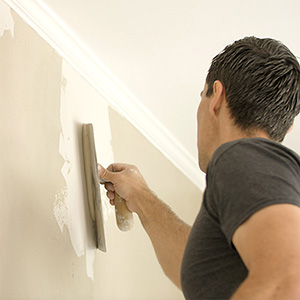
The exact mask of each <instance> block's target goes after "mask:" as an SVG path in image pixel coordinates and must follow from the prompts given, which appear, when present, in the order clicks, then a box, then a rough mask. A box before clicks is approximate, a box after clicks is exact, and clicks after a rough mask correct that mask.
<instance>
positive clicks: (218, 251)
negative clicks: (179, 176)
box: [181, 138, 300, 300]
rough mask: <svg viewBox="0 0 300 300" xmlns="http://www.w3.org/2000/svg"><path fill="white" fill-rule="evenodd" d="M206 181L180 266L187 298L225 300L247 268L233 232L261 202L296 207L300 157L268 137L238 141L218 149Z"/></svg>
mask: <svg viewBox="0 0 300 300" xmlns="http://www.w3.org/2000/svg"><path fill="white" fill-rule="evenodd" d="M206 183H207V186H206V190H205V193H204V197H203V203H202V207H201V209H200V212H199V214H198V216H197V218H196V221H195V223H194V225H193V228H192V231H191V234H190V237H189V240H188V243H187V247H186V250H185V254H184V258H183V262H182V268H181V284H182V289H183V293H184V295H185V297H186V299H188V300H201V299H214V300H220V299H229V298H230V297H231V296H232V294H233V293H234V292H235V291H236V289H237V288H238V287H239V285H240V284H241V283H242V282H243V280H244V279H245V278H246V277H247V274H248V270H247V268H246V267H245V265H244V263H243V262H242V260H241V258H240V256H239V255H238V253H237V251H236V250H235V248H234V245H233V244H232V236H233V234H234V232H235V230H236V229H237V228H238V227H239V226H240V225H241V224H242V223H243V222H245V221H246V220H247V219H248V218H249V217H250V216H251V215H253V214H254V213H255V212H256V211H258V210H260V209H262V208H263V207H266V206H269V205H273V204H280V203H290V204H293V205H297V206H300V158H299V156H298V155H297V154H295V153H294V152H293V151H291V150H289V149H288V148H286V147H284V146H282V145H280V144H278V143H275V142H272V141H269V140H267V139H263V138H251V139H241V140H237V141H234V142H230V143H226V144H224V145H222V146H221V147H219V148H218V149H217V150H216V152H215V153H214V155H213V157H212V159H211V161H210V163H209V166H208V170H207V175H206Z"/></svg>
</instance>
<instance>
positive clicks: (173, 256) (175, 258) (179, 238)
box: [138, 191, 191, 288]
mask: <svg viewBox="0 0 300 300" xmlns="http://www.w3.org/2000/svg"><path fill="white" fill-rule="evenodd" d="M139 203H140V204H141V206H140V210H139V212H138V215H139V217H140V219H141V222H142V224H143V226H144V228H145V230H146V232H147V233H148V235H149V237H150V239H151V242H152V244H153V247H154V250H155V253H156V256H157V259H158V261H159V263H160V265H161V266H162V268H163V270H164V272H165V274H166V275H167V276H168V277H169V278H170V279H171V280H172V281H173V283H174V284H175V285H176V286H177V287H178V288H181V284H180V269H181V262H182V258H183V253H184V250H185V246H186V243H187V239H188V237H189V234H190V230H191V227H190V226H189V225H187V224H186V223H184V222H183V221H182V220H180V219H179V218H178V217H177V216H176V215H175V213H174V212H173V211H172V210H171V209H170V208H169V206H167V205H166V204H165V203H164V202H162V201H161V200H159V199H158V198H157V197H156V196H155V195H153V194H152V193H151V192H150V191H149V192H146V193H145V195H144V199H143V200H142V201H140V202H139Z"/></svg>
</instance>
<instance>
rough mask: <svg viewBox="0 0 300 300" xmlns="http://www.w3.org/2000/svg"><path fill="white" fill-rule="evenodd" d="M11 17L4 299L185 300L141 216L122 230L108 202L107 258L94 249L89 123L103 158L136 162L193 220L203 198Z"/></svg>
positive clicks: (1, 60)
mask: <svg viewBox="0 0 300 300" xmlns="http://www.w3.org/2000/svg"><path fill="white" fill-rule="evenodd" d="M7 12H8V13H10V12H9V10H6V13H7ZM8 19H9V20H10V21H11V18H10V17H9V16H8ZM13 21H14V26H12V25H11V26H10V28H11V30H12V32H14V38H13V37H12V35H11V32H10V31H7V30H6V31H4V35H3V36H2V37H0V69H1V74H2V75H1V81H0V95H1V98H0V111H1V118H0V137H1V147H0V155H1V158H2V161H1V168H0V180H1V181H0V182H1V189H0V222H1V224H0V225H1V226H0V244H1V249H0V266H1V267H0V299H6V298H9V299H105V300H123V299H128V300H134V299H136V300H140V299H145V300H146V299H149V300H150V299H158V300H160V299H161V300H168V299H170V300H171V299H172V300H173V299H182V298H183V297H182V295H181V293H180V292H179V291H178V289H177V288H176V287H175V286H173V284H172V283H171V282H170V281H169V280H168V279H167V278H166V277H165V276H164V274H163V272H162V270H161V268H160V266H159V264H158V263H157V261H156V258H155V254H154V251H153V249H152V245H151V243H150V240H149V238H148V237H147V236H146V234H145V232H144V230H143V228H142V226H141V224H140V222H139V220H138V219H137V218H136V217H135V225H134V228H133V229H132V231H130V232H128V233H123V232H121V231H120V230H119V229H118V228H117V226H116V223H115V216H114V212H113V209H112V208H111V207H110V205H109V204H108V201H107V199H106V197H104V196H103V197H102V200H103V207H104V211H105V216H106V217H105V224H104V228H105V234H106V242H107V253H102V252H100V251H99V250H95V248H94V246H93V243H92V231H91V223H90V216H89V211H88V207H87V200H86V197H85V188H84V177H83V173H84V171H83V165H82V163H83V162H82V148H81V126H82V123H84V122H92V123H93V124H94V126H95V136H96V145H97V153H98V161H99V162H101V163H103V164H104V165H107V164H108V163H111V162H112V160H113V158H115V159H118V160H119V159H120V160H122V161H125V162H126V161H127V162H130V163H135V164H138V165H139V166H140V168H141V171H142V172H143V173H144V174H145V177H146V179H147V181H148V183H149V185H150V186H151V187H152V188H153V189H154V190H155V192H156V193H157V194H158V196H160V197H161V198H163V199H164V200H165V201H166V202H167V203H168V204H169V205H170V206H172V207H174V209H175V211H176V212H177V213H178V214H179V215H180V216H181V217H183V218H184V219H185V220H186V221H187V222H189V223H192V222H193V220H194V218H195V215H196V214H197V211H198V209H199V206H200V203H201V192H200V191H199V189H198V188H197V187H196V186H195V185H193V184H192V183H191V182H190V181H189V180H188V179H187V178H186V177H185V176H183V175H182V173H180V172H179V171H178V170H177V169H176V168H175V167H174V166H173V165H172V164H171V163H170V162H169V161H168V160H167V159H166V158H165V157H164V156H163V155H162V154H161V153H160V152H159V151H158V150H157V149H155V147H153V145H151V143H149V142H148V141H147V140H146V139H145V138H144V137H143V136H142V135H141V134H140V133H139V132H137V130H136V129H135V128H134V127H133V126H131V125H130V124H129V123H128V121H126V120H125V119H124V118H122V117H120V116H119V115H118V114H117V113H116V112H115V111H114V110H113V109H112V108H110V107H109V105H108V103H107V102H106V100H105V99H104V98H103V97H102V96H101V95H100V94H99V93H98V92H96V90H94V89H93V88H92V87H91V86H90V85H88V84H87V83H86V82H85V81H84V80H83V78H82V77H80V76H79V75H78V73H77V72H75V71H74V69H72V67H71V66H70V65H68V64H67V63H66V62H65V61H63V60H62V59H61V57H60V56H59V55H58V54H57V53H56V52H55V51H54V50H53V49H52V48H51V47H49V45H48V44H47V43H46V42H45V41H43V40H42V39H41V38H40V37H39V36H38V35H37V34H36V33H35V32H34V31H33V30H32V29H31V28H30V27H29V26H27V25H26V24H25V23H24V22H23V21H22V20H21V19H20V18H19V17H18V16H17V15H16V14H13ZM128 141H130V143H129V142H128ZM145 157H153V159H154V160H155V161H157V163H158V166H159V168H153V163H152V160H147V159H145ZM174 186H176V187H177V189H176V191H175V190H174ZM186 199H190V200H189V204H188V205H187V204H186Z"/></svg>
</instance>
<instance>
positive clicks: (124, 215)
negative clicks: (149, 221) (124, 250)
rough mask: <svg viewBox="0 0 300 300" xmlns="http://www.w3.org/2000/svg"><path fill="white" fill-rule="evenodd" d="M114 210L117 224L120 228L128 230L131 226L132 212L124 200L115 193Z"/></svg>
mask: <svg viewBox="0 0 300 300" xmlns="http://www.w3.org/2000/svg"><path fill="white" fill-rule="evenodd" d="M115 210H116V220H117V225H118V227H119V229H120V230H122V231H128V230H130V229H131V228H132V226H133V215H132V212H131V211H130V210H129V209H128V208H127V205H126V201H125V200H124V199H123V198H121V197H120V196H119V195H118V194H117V193H115Z"/></svg>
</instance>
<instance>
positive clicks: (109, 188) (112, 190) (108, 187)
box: [104, 182, 115, 192]
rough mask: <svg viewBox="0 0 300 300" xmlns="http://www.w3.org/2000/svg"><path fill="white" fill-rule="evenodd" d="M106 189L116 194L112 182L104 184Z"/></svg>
mask: <svg viewBox="0 0 300 300" xmlns="http://www.w3.org/2000/svg"><path fill="white" fill-rule="evenodd" d="M104 186H105V188H106V189H107V190H108V191H111V192H114V191H115V188H114V185H113V184H112V183H111V182H106V183H105V184H104Z"/></svg>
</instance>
